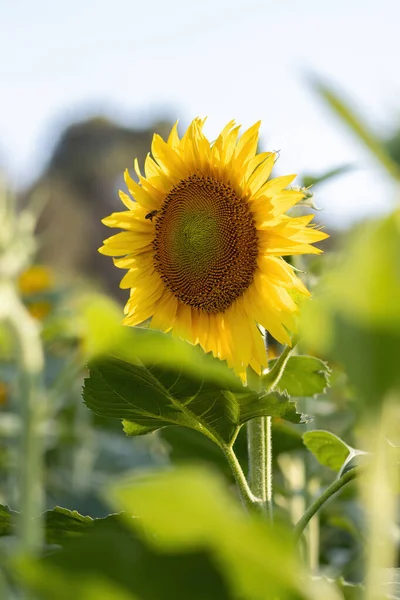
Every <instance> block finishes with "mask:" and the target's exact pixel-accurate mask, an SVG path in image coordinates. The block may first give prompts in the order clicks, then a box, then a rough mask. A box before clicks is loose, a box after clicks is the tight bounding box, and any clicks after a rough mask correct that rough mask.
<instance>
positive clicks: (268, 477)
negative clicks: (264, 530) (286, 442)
mask: <svg viewBox="0 0 400 600" xmlns="http://www.w3.org/2000/svg"><path fill="white" fill-rule="evenodd" d="M247 442H248V453H249V481H250V488H251V491H252V492H253V494H254V496H256V498H257V499H258V502H259V506H260V509H261V511H262V512H263V513H264V514H268V515H269V516H270V517H271V518H272V440H271V417H257V418H255V419H252V420H251V421H249V422H248V423H247Z"/></svg>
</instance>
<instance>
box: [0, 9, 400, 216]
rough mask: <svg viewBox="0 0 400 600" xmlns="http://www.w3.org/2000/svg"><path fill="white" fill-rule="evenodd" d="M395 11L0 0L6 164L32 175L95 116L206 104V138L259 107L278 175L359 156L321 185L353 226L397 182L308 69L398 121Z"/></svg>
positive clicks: (381, 123) (185, 112)
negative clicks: (322, 94) (80, 122)
mask: <svg viewBox="0 0 400 600" xmlns="http://www.w3.org/2000/svg"><path fill="white" fill-rule="evenodd" d="M399 22H400V2H398V0H381V1H380V2H379V3H377V2H376V1H375V0H336V1H335V2H327V1H324V0H302V1H300V0H280V1H275V2H271V1H269V0H264V1H260V0H258V1H256V0H247V1H246V0H231V1H227V0H203V1H202V2H198V3H194V2H190V1H188V0H186V1H185V0H170V1H167V0H152V2H145V1H144V0H143V1H142V2H137V1H136V0H113V2H110V1H103V0H97V1H89V0H79V1H78V0H69V1H68V2H64V3H61V2H50V1H45V0H0V27H1V31H0V33H1V35H0V56H1V57H2V58H1V61H0V168H3V170H5V171H6V173H7V176H8V180H9V181H10V183H11V185H12V186H14V187H23V186H24V185H27V184H28V183H29V182H30V181H31V180H32V179H33V178H34V177H35V176H37V175H38V173H40V170H41V168H42V167H43V165H44V164H45V162H46V160H47V158H48V156H49V154H50V152H51V148H52V147H53V145H54V144H55V142H56V140H57V137H58V134H59V132H60V130H61V128H62V127H63V126H65V125H67V124H68V123H69V122H70V121H71V120H73V119H80V118H84V117H85V116H89V115H91V114H99V113H105V114H106V115H108V116H110V117H112V118H114V119H116V120H118V121H120V122H121V123H124V124H127V125H140V124H147V123H148V122H149V121H151V119H153V118H157V117H158V116H163V115H166V116H167V117H168V118H170V119H172V120H176V119H180V122H181V124H182V127H184V126H185V125H187V123H188V122H189V121H190V120H191V119H192V118H193V117H195V116H208V120H207V127H206V133H207V134H208V135H209V138H210V139H214V138H215V137H216V135H217V133H218V131H219V129H221V128H222V126H223V125H224V124H225V123H226V122H227V121H229V120H230V119H232V118H234V119H236V121H237V122H238V123H242V124H243V126H250V125H251V124H252V123H253V122H255V121H257V120H259V119H261V120H262V127H261V135H262V140H263V146H264V148H265V149H268V150H279V151H280V159H279V163H278V171H279V173H280V174H284V173H310V172H312V173H318V172H323V171H324V170H327V169H331V168H333V167H335V166H338V165H342V164H345V163H352V164H353V163H354V164H355V165H356V166H357V168H356V169H355V170H354V171H353V172H352V173H350V174H348V175H346V176H343V177H341V178H340V179H337V180H336V181H335V182H332V183H330V184H326V185H325V186H324V187H320V189H319V190H317V197H316V204H317V205H318V206H320V207H321V208H322V209H323V211H322V213H320V215H319V218H320V219H322V220H325V221H327V222H330V223H332V224H334V225H338V226H340V225H344V226H346V225H348V224H350V223H351V222H353V221H355V220H357V219H360V218H364V217H365V216H368V215H371V214H376V213H380V212H382V211H385V210H389V208H390V206H391V205H392V201H393V194H394V192H393V190H392V189H391V187H390V185H389V183H388V180H387V177H386V176H385V174H384V173H382V172H381V170H380V169H379V167H377V166H376V165H375V163H374V162H373V161H372V160H371V158H370V157H369V155H368V153H367V152H366V151H365V150H364V149H363V148H362V147H361V146H360V145H359V144H358V143H357V142H356V141H355V140H354V139H353V137H352V136H351V135H350V134H349V133H348V132H347V130H346V129H345V128H344V127H343V125H342V124H341V123H339V122H338V121H337V120H336V119H335V118H333V117H332V115H331V113H330V112H329V110H328V108H327V107H326V106H325V105H324V104H323V102H322V101H321V100H320V99H319V98H318V97H317V96H316V94H315V92H314V91H313V90H312V89H311V86H310V84H309V81H310V75H318V76H319V77H321V78H323V79H324V80H325V81H328V82H329V83H330V84H333V85H335V86H336V87H337V89H338V90H341V91H342V92H343V94H344V95H345V97H346V98H347V99H348V100H349V101H350V102H351V103H352V104H353V105H354V106H355V107H358V108H359V110H360V112H361V114H362V115H363V116H364V117H365V118H366V119H368V120H369V121H370V122H371V123H372V124H373V126H374V127H375V128H376V131H378V132H381V133H382V135H387V134H388V132H390V130H391V128H393V127H395V126H397V125H400V118H399V116H400V100H399V98H400V70H399V68H398V44H399V42H398V23H399ZM133 159H134V157H132V163H133ZM127 166H128V167H129V166H130V165H127Z"/></svg>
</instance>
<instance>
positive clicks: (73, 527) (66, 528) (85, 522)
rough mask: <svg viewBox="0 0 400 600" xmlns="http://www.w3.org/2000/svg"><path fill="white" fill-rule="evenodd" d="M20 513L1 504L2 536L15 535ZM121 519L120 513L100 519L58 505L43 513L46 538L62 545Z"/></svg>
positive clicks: (50, 542)
mask: <svg viewBox="0 0 400 600" xmlns="http://www.w3.org/2000/svg"><path fill="white" fill-rule="evenodd" d="M19 514H20V513H18V512H16V511H14V510H10V509H9V508H8V506H3V505H0V536H8V535H14V534H15V531H16V525H17V520H18V516H19ZM118 520H120V515H115V514H113V515H108V516H107V517H104V518H100V519H93V518H92V517H89V516H84V515H81V514H79V513H78V512H77V511H76V510H69V509H67V508H61V507H60V506H56V507H55V508H54V509H52V510H47V511H46V512H45V513H43V525H44V528H45V538H46V542H47V543H48V544H60V545H62V544H63V543H64V542H65V541H66V540H68V539H69V538H74V537H80V536H81V535H83V534H87V533H88V532H89V531H92V530H93V529H95V528H98V527H103V526H104V524H108V523H110V522H113V521H118Z"/></svg>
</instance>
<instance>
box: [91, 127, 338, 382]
mask: <svg viewBox="0 0 400 600" xmlns="http://www.w3.org/2000/svg"><path fill="white" fill-rule="evenodd" d="M204 121H205V120H201V119H194V121H193V122H192V123H191V124H190V126H189V127H188V129H187V131H186V133H185V134H184V136H183V137H182V138H181V139H180V138H179V136H178V133H177V124H175V126H174V127H173V128H172V131H171V133H170V135H169V138H168V140H167V141H166V142H165V141H164V140H163V139H162V138H161V137H160V136H159V135H154V137H153V143H152V147H151V152H152V157H151V156H150V155H148V156H147V158H146V161H145V175H142V173H141V172H140V170H139V166H138V164H137V161H135V171H136V174H137V177H138V180H139V183H136V182H135V181H134V180H133V179H132V178H131V177H130V175H129V173H128V171H126V172H125V182H126V184H127V186H128V189H129V192H130V194H131V196H132V198H133V199H134V200H132V199H131V198H130V197H129V196H128V195H127V194H125V193H123V192H120V198H121V200H122V202H123V203H124V204H125V206H126V208H127V209H128V210H126V211H124V212H117V213H113V214H112V215H111V216H109V217H107V218H106V219H104V220H103V223H104V224H105V225H107V226H109V227H113V228H120V229H123V230H124V231H123V232H122V233H118V234H116V235H113V236H112V237H110V238H108V239H107V240H105V241H104V246H102V248H100V250H99V251H100V252H101V253H102V254H105V255H107V256H112V257H122V258H114V263H115V265H116V266H117V267H120V268H122V269H128V272H127V273H126V275H125V277H124V278H123V279H122V281H121V287H122V288H130V298H129V300H128V302H127V304H126V307H125V313H126V318H125V321H124V323H125V324H126V325H132V326H134V325H138V324H140V323H142V322H144V321H146V320H147V319H150V318H151V323H150V327H153V328H156V329H161V330H163V331H170V330H172V332H173V333H174V334H176V335H178V336H180V337H182V338H184V339H187V340H189V341H190V342H192V343H194V344H197V343H198V344H200V345H201V346H202V347H203V349H204V350H205V351H206V352H210V351H211V352H212V353H213V354H214V355H215V356H217V357H219V358H220V359H222V360H226V361H227V363H228V365H229V366H230V367H232V368H233V369H234V370H235V371H236V372H237V373H238V374H239V375H240V376H241V377H242V378H243V379H245V373H246V368H247V366H248V365H251V367H252V368H253V369H254V370H255V371H256V372H257V373H260V372H261V370H262V368H263V367H266V366H267V355H266V350H265V346H264V341H263V337H262V334H261V332H260V329H259V325H261V326H262V327H264V328H265V329H266V330H268V331H269V332H270V333H271V335H272V336H273V337H274V338H275V339H276V340H278V341H279V342H281V343H288V344H290V341H291V338H290V335H289V332H290V331H292V332H293V331H294V330H295V328H296V323H295V316H296V314H297V313H298V305H297V303H296V301H295V298H296V297H297V296H298V295H299V294H302V295H309V292H308V291H307V289H306V288H305V287H304V285H303V283H302V282H301V281H300V279H299V278H298V277H297V276H296V275H295V273H294V271H293V269H292V267H291V266H290V265H289V264H287V262H286V261H285V260H284V259H283V258H282V256H287V255H293V254H306V253H312V254H318V253H320V252H321V250H319V249H318V248H315V247H314V246H312V244H313V243H314V242H318V241H320V240H323V239H324V238H326V237H328V236H327V234H325V233H323V232H322V231H320V230H319V229H317V228H315V227H313V226H309V223H310V221H311V220H312V219H313V215H307V216H303V217H296V218H293V217H289V216H288V215H286V214H285V212H286V211H287V210H288V209H290V208H291V207H293V206H294V205H295V204H297V202H299V201H300V200H301V199H302V198H303V196H304V194H303V192H301V191H298V190H290V189H286V188H287V186H288V185H290V184H291V183H292V181H293V180H294V178H295V175H287V176H284V177H277V178H276V179H271V180H269V181H268V178H269V176H270V174H271V171H272V168H273V166H274V163H275V159H276V155H275V153H273V152H262V153H259V154H257V145H258V130H259V126H260V123H256V124H255V125H253V126H252V127H250V129H248V130H247V131H245V132H244V133H243V135H242V136H241V137H240V138H239V139H238V134H239V128H240V127H238V126H236V125H235V123H234V121H231V122H230V123H228V125H226V127H225V128H224V129H223V131H222V132H221V134H220V135H219V137H218V138H217V139H216V141H215V142H213V143H210V142H209V141H208V139H207V138H206V137H205V135H204V133H203V126H204Z"/></svg>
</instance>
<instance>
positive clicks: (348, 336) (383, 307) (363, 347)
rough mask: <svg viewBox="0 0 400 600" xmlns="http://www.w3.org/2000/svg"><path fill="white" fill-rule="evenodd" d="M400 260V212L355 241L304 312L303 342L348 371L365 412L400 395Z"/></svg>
mask: <svg viewBox="0 0 400 600" xmlns="http://www.w3.org/2000/svg"><path fill="white" fill-rule="evenodd" d="M399 256H400V213H399V211H398V210H397V211H395V212H394V213H393V214H391V215H389V216H387V217H385V218H383V219H380V220H376V221H373V222H370V223H368V224H366V225H363V226H360V227H359V228H358V229H357V231H355V232H354V233H353V235H350V237H349V242H348V244H347V245H346V248H345V253H344V256H343V257H342V260H341V261H340V262H339V265H338V266H337V267H336V268H335V269H334V270H333V271H331V272H330V273H329V274H328V275H326V276H325V277H324V278H323V279H322V281H321V284H320V286H319V289H317V290H316V291H315V294H314V298H313V300H312V301H307V302H306V303H305V304H304V305H303V307H302V316H301V320H302V326H301V335H302V339H303V342H304V343H306V344H308V345H310V346H311V347H313V348H317V351H319V352H324V354H325V355H327V354H328V355H330V356H331V357H332V358H333V359H334V360H336V361H338V362H340V363H341V364H342V365H343V366H344V368H345V370H346V372H347V374H348V376H349V379H350V382H351V384H352V385H354V386H355V387H356V388H357V390H358V392H359V398H360V407H361V409H362V410H365V409H371V408H373V409H374V410H376V409H378V408H379V406H380V404H381V401H382V399H383V398H384V397H385V395H386V394H388V393H393V392H395V393H398V391H399V390H400V368H399V365H400V361H399V347H400V311H399V308H398V307H399V306H400V271H399V260H398V257H399ZM321 332H323V334H322V333H321Z"/></svg>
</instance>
